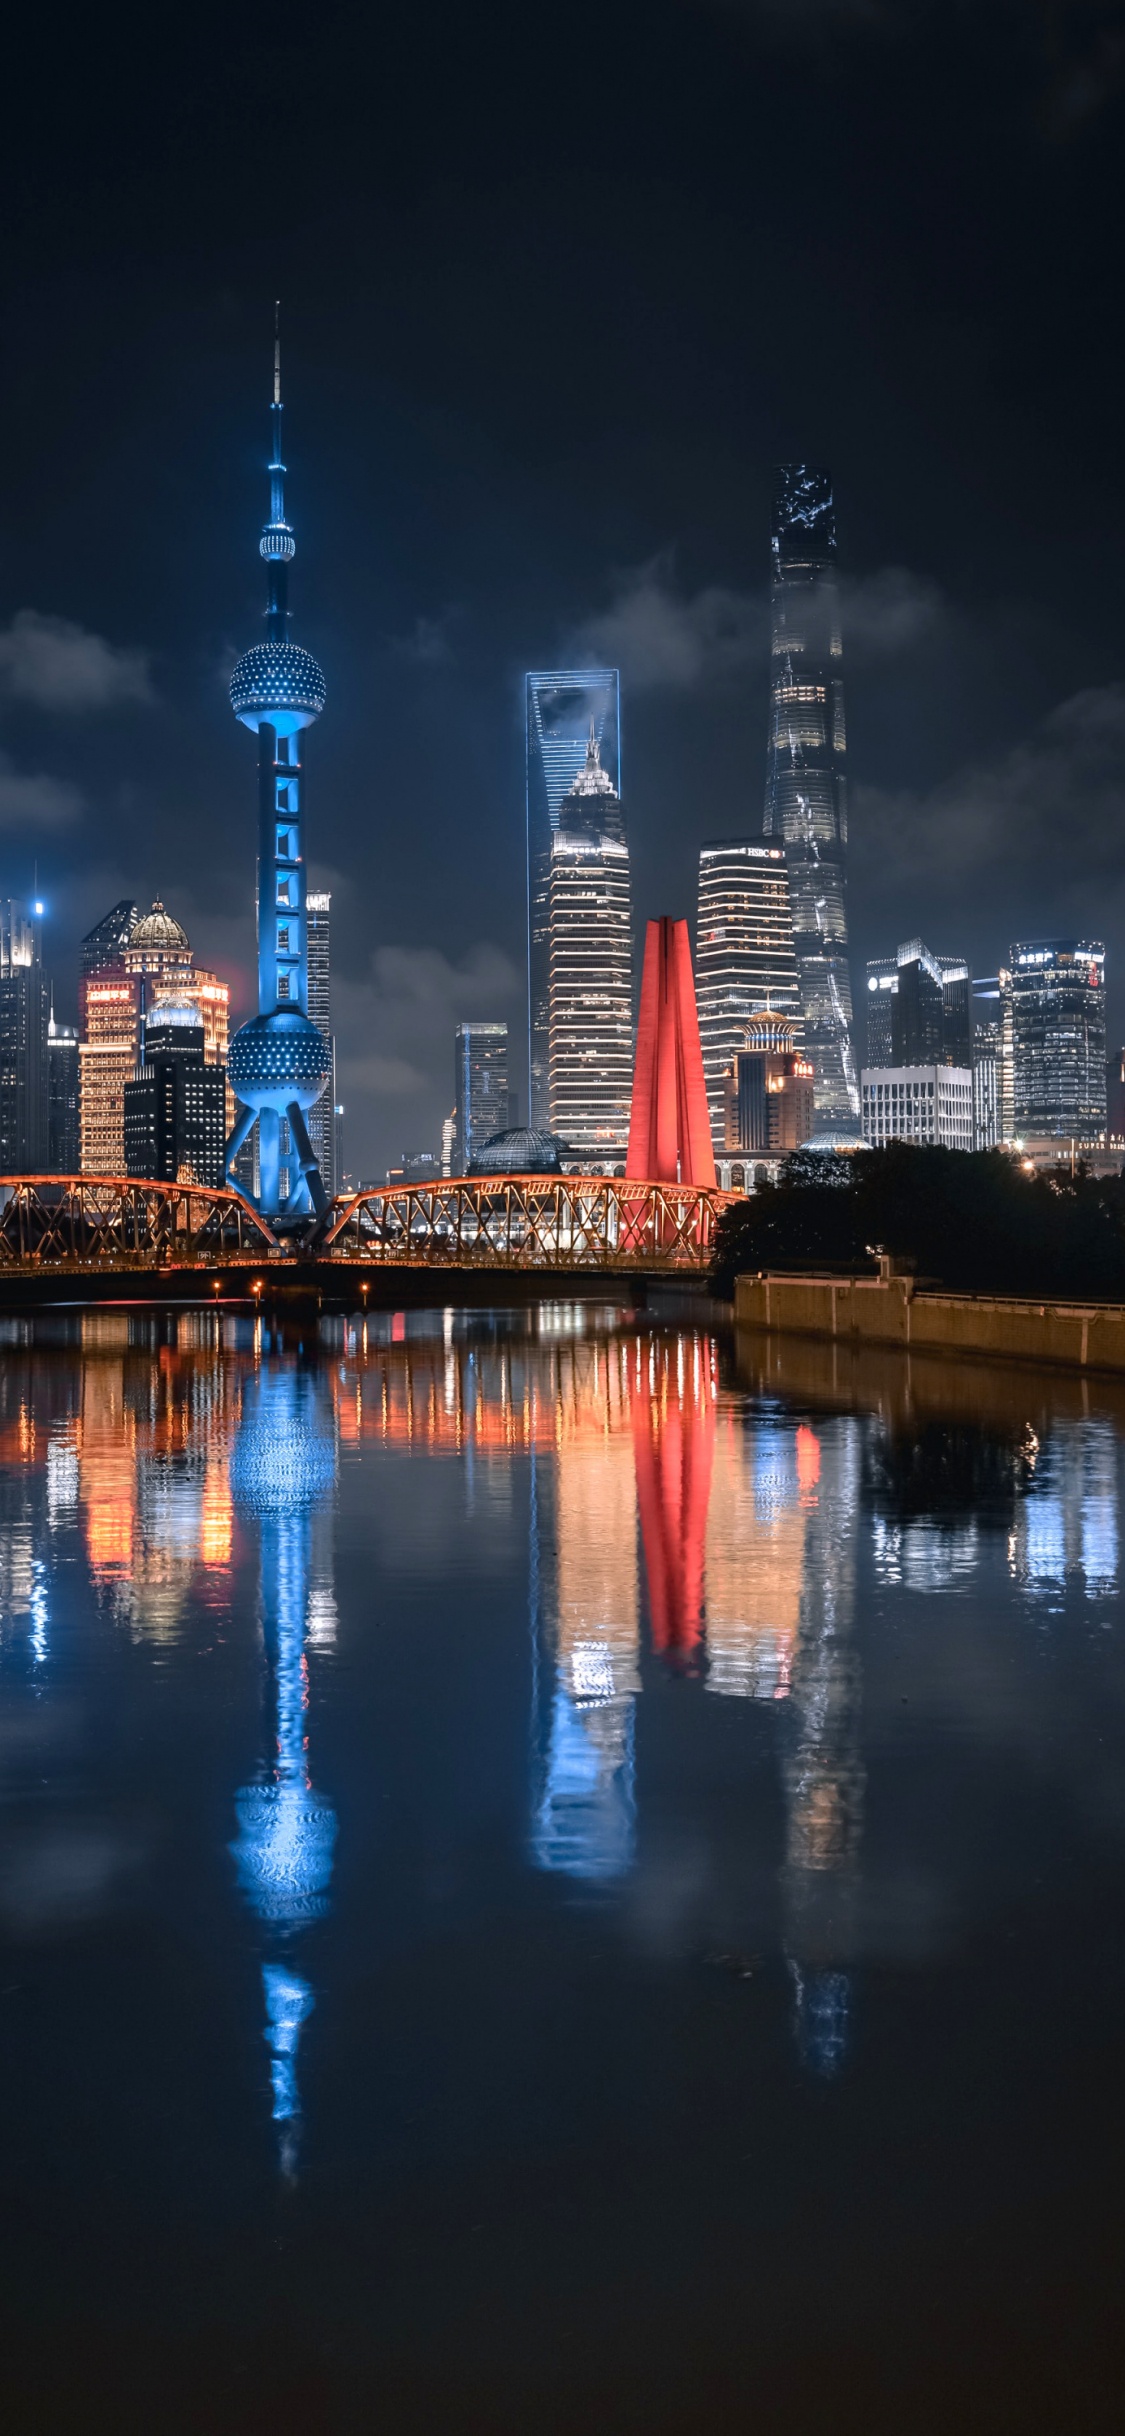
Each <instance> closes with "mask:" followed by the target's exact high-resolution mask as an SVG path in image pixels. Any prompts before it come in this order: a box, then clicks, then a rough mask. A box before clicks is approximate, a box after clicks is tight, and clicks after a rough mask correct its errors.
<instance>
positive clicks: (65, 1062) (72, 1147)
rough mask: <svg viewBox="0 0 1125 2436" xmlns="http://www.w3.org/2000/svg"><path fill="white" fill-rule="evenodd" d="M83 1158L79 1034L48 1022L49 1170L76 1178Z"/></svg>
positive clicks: (70, 1026)
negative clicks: (79, 1108) (79, 1115)
mask: <svg viewBox="0 0 1125 2436" xmlns="http://www.w3.org/2000/svg"><path fill="white" fill-rule="evenodd" d="M81 1157H82V1137H81V1133H80V1130H79V1124H78V1033H77V1031H76V1029H75V1027H74V1025H73V1024H70V1023H56V1021H55V1013H54V1009H53V1008H52V1010H51V1013H50V1016H49V1017H48V1021H47V1170H48V1174H50V1175H52V1176H76V1175H77V1174H78V1172H79V1165H80V1161H81Z"/></svg>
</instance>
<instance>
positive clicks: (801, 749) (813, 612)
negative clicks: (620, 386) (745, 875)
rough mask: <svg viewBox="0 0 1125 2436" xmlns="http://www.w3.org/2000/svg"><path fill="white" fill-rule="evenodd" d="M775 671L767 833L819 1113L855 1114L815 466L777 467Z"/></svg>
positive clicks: (830, 655) (832, 521) (824, 477)
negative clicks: (782, 874)
mask: <svg viewBox="0 0 1125 2436" xmlns="http://www.w3.org/2000/svg"><path fill="white" fill-rule="evenodd" d="M770 612H771V629H772V633H771V674H770V731H769V760H768V773H767V780H766V811H765V829H766V834H767V836H768V837H770V838H776V839H778V840H779V841H780V842H781V843H782V844H783V845H784V848H785V858H786V862H787V864H788V867H789V892H790V898H791V902H792V908H793V937H794V946H795V950H796V957H797V971H798V975H799V978H800V986H801V1007H802V1013H803V1016H804V1049H805V1054H806V1056H807V1057H809V1058H810V1059H811V1061H812V1066H813V1070H814V1073H815V1077H816V1107H817V1117H818V1120H819V1122H820V1124H821V1125H822V1126H837V1127H840V1128H843V1129H845V1130H847V1129H852V1128H854V1127H855V1125H856V1121H857V1119H858V1116H859V1087H858V1083H857V1080H856V1060H855V1053H854V1049H853V1045H852V991H851V979H850V975H849V971H848V920H847V842H848V814H847V793H846V786H847V781H846V777H845V754H846V735H845V728H844V685H843V659H842V644H841V636H840V611H839V597H838V592H837V584H836V517H835V510H834V507H833V500H832V479H831V476H830V474H828V473H827V472H826V471H825V469H824V468H823V467H822V466H814V465H782V466H779V467H778V472H777V483H776V489H775V494H774V509H773V581H772V586H771V594H770Z"/></svg>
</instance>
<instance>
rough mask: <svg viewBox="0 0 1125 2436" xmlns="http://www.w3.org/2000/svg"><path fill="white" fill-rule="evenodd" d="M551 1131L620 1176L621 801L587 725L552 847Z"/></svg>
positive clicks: (628, 996) (624, 985)
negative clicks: (583, 751) (582, 756)
mask: <svg viewBox="0 0 1125 2436" xmlns="http://www.w3.org/2000/svg"><path fill="white" fill-rule="evenodd" d="M548 937H549V948H550V964H549V975H550V996H549V1025H548V1041H549V1071H550V1103H549V1105H550V1123H551V1131H552V1132H553V1133H555V1134H558V1135H559V1137H560V1139H561V1140H562V1141H563V1142H565V1144H566V1146H567V1149H568V1150H569V1151H570V1152H571V1153H572V1154H573V1161H574V1163H575V1164H577V1165H579V1166H581V1167H588V1168H589V1169H590V1170H591V1171H592V1172H594V1173H599V1172H602V1171H609V1172H612V1171H613V1169H615V1168H620V1167H623V1165H624V1160H625V1149H626V1144H627V1141H628V1136H629V1100H630V1094H631V1091H632V1083H633V941H632V911H631V903H630V890H629V849H628V846H627V844H626V839H625V821H624V816H623V814H622V810H621V801H620V798H619V796H618V794H617V790H616V788H615V787H614V784H613V781H612V779H611V777H610V775H609V772H608V770H605V769H603V768H602V763H601V755H600V751H599V747H598V741H597V737H596V735H595V732H594V723H593V720H591V722H590V733H589V737H588V739H587V747H586V757H585V760H584V762H583V766H582V768H581V770H580V771H579V772H578V775H577V777H576V778H575V780H574V784H573V786H571V787H570V788H569V790H568V792H567V793H566V795H564V797H563V800H562V803H561V805H560V807H559V825H558V828H557V829H556V831H555V833H554V836H553V837H552V839H551V868H550V884H549V892H548Z"/></svg>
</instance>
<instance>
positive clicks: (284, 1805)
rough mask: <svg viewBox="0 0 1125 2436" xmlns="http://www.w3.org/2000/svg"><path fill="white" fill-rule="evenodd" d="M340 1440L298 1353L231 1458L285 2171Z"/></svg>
mask: <svg viewBox="0 0 1125 2436" xmlns="http://www.w3.org/2000/svg"><path fill="white" fill-rule="evenodd" d="M335 1479H336V1440H335V1431H334V1426H333V1419H332V1413H331V1408H330V1406H329V1405H328V1404H327V1402H326V1399H325V1395H324V1389H323V1384H322V1382H321V1381H320V1380H318V1378H317V1376H316V1374H315V1373H313V1372H311V1371H309V1370H306V1369H303V1368H301V1367H298V1366H297V1365H296V1363H295V1362H294V1361H293V1359H292V1356H289V1357H288V1358H286V1359H285V1360H280V1359H279V1360H277V1361H272V1360H265V1361H263V1362H262V1364H261V1366H260V1368H259V1369H258V1371H257V1374H256V1376H255V1377H254V1378H253V1380H252V1381H250V1382H249V1383H248V1385H247V1388H246V1391H245V1395H244V1398H243V1406H242V1418H241V1421H240V1424H239V1430H238V1435H237V1438H236V1439H235V1443H234V1450H233V1454H232V1457H231V1489H232V1494H233V1498H234V1503H235V1507H236V1510H237V1511H238V1512H239V1514H241V1515H243V1516H245V1517H246V1518H247V1519H249V1520H252V1521H253V1522H254V1523H255V1524H256V1526H257V1530H258V1535H259V1600H260V1611H261V1622H262V1640H263V1650H264V1656H265V1663H266V1673H267V1684H268V1695H267V1696H268V1701H269V1706H270V1711H271V1721H272V1723H273V1729H274V1730H273V1735H272V1743H273V1749H272V1753H271V1755H270V1757H269V1758H268V1759H267V1761H266V1765H265V1769H264V1771H263V1775H262V1778H261V1780H260V1781H259V1782H258V1783H257V1784H254V1785H248V1786H247V1787H245V1789H244V1790H243V1791H242V1792H241V1793H240V1794H239V1795H238V1797H237V1811H238V1836H237V1840H236V1842H235V1844H234V1846H233V1848H232V1849H233V1852H234V1857H235V1860H236V1863H237V1866H238V1875H239V1881H240V1884H241V1886H242V1889H243V1892H244V1894H245V1895H246V1897H247V1899H248V1901H249V1902H250V1903H251V1904H252V1905H253V1907H254V1910H255V1911H256V1913H257V1915H258V1917H259V1919H260V1920H261V1921H262V1922H263V1923H264V1924H265V1925H266V1927H267V1928H268V1930H269V1931H270V1933H271V1945H272V1948H273V1950H272V1951H271V1952H270V1953H269V1954H268V1955H267V1957H266V1959H265V1960H264V1961H263V1964H262V1984H263V1992H264V1997H265V2010H266V2031H265V2037H266V2041H267V2044H268V2046H269V2050H270V2056H271V2079H272V2085H273V2116H274V2121H275V2122H276V2123H278V2124H279V2125H280V2126H281V2163H282V2167H283V2169H284V2170H285V2171H286V2172H288V2173H292V2172H293V2171H294V2170H295V2166H296V2158H297V2129H298V2123H299V2118H300V2111H301V2108H300V2096H299V2090H298V2082H297V2048H298V2042H299V2039H300V2034H301V2028H302V2025H303V2023H304V2022H305V2021H306V2020H307V2018H308V2015H309V2014H310V2012H311V2011H312V2007H313V2001H314V1999H313V1991H312V1988H311V1986H310V1985H309V1983H308V1981H307V1980H306V1979H303V1978H302V1977H301V1976H300V1974H299V1973H298V1971H297V1970H296V1969H295V1968H294V1965H293V1963H292V1961H291V1960H290V1957H289V1947H290V1943H291V1941H292V1939H293V1938H294V1936H295V1935H296V1933H297V1932H298V1931H299V1930H300V1929H302V1928H303V1927H305V1926H306V1924H307V1923H308V1922H309V1921H310V1920H315V1919H318V1918H319V1917H320V1915H321V1914H322V1913H323V1912H325V1911H326V1910H327V1908H328V1902H327V1889H328V1885H329V1880H330V1878H331V1874H332V1850H333V1846H334V1843H335V1840H336V1817H335V1813H334V1811H333V1809H332V1807H331V1805H330V1803H328V1802H327V1801H325V1800H324V1798H323V1796H322V1795H320V1794H319V1793H318V1792H317V1791H316V1789H315V1787H314V1786H313V1783H312V1781H311V1778H310V1775H309V1766H308V1733H307V1720H308V1659H307V1654H306V1640H307V1636H308V1633H309V1629H310V1625H311V1624H312V1622H313V1616H314V1611H315V1610H316V1608H317V1606H318V1605H320V1606H322V1605H323V1592H322V1591H320V1590H319V1589H318V1587H317V1585H316V1575H317V1567H316V1564H315V1555H316V1550H315V1546H314V1532H315V1526H316V1520H317V1515H318V1510H321V1511H323V1510H324V1509H325V1508H326V1507H327V1506H328V1504H329V1501H330V1500H331V1497H332V1492H333V1488H334V1485H335Z"/></svg>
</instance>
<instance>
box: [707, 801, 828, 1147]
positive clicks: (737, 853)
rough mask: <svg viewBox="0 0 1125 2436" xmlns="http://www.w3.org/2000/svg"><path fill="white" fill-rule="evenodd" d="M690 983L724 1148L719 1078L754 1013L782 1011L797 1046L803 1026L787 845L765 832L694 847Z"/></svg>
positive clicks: (714, 1128) (718, 1143) (710, 1100)
mask: <svg viewBox="0 0 1125 2436" xmlns="http://www.w3.org/2000/svg"><path fill="white" fill-rule="evenodd" d="M695 988H696V1001H697V1004H698V1008H699V1037H700V1040H701V1042H702V1045H703V1073H704V1077H705V1080H706V1084H707V1105H708V1107H709V1109H710V1111H711V1139H712V1141H713V1143H714V1145H715V1149H716V1151H720V1150H722V1149H723V1148H724V1144H725V1134H724V1078H725V1077H726V1076H727V1075H728V1074H729V1073H730V1070H731V1064H732V1061H733V1059H734V1058H735V1056H736V1055H737V1053H738V1051H739V1049H741V1048H742V1047H744V1045H745V1037H746V1026H747V1024H748V1023H749V1021H750V1018H751V1016H752V1015H781V1016H784V1017H785V1019H786V1020H787V1021H788V1023H789V1024H790V1027H791V1030H792V1034H793V1046H794V1047H795V1048H796V1049H800V1047H801V1044H802V1038H803V1032H804V1026H803V1022H802V1018H801V993H800V984H799V981H798V978H797V959H796V955H795V953H794V948H793V913H792V908H791V905H790V899H789V872H788V868H787V865H786V861H785V849H784V847H783V846H781V845H777V844H771V843H770V842H768V841H767V840H766V839H764V838H750V837H732V838H723V839H720V840H719V841H718V842H717V843H715V844H712V845H709V846H701V847H700V850H699V901H698V914H697V920H696V930H695Z"/></svg>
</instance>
